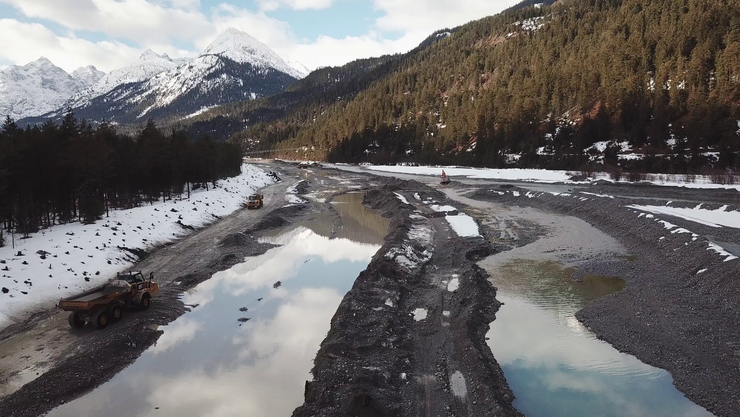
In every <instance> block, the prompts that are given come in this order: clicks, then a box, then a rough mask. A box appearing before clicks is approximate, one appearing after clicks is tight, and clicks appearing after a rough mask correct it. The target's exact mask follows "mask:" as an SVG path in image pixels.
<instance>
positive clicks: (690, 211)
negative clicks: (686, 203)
mask: <svg viewBox="0 0 740 417" xmlns="http://www.w3.org/2000/svg"><path fill="white" fill-rule="evenodd" d="M627 207H628V208H633V209H636V210H641V211H645V212H649V213H654V214H667V215H669V216H674V217H680V218H682V219H685V220H689V221H692V222H694V223H699V224H703V225H705V226H709V227H716V228H719V227H722V226H726V227H732V228H738V229H740V211H727V206H722V207H720V208H718V209H716V210H703V209H701V208H700V205H699V206H696V207H694V208H680V207H668V206H639V205H630V206H627Z"/></svg>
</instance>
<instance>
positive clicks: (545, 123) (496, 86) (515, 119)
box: [198, 0, 740, 173]
mask: <svg viewBox="0 0 740 417" xmlns="http://www.w3.org/2000/svg"><path fill="white" fill-rule="evenodd" d="M432 40H433V42H429V41H425V43H424V44H423V45H420V47H419V48H417V49H416V50H414V51H411V52H409V53H408V54H404V55H394V56H387V57H382V58H379V59H376V60H365V61H357V62H355V63H351V64H348V65H347V66H345V67H341V68H330V69H322V70H319V71H316V72H315V73H313V74H311V75H310V76H309V77H307V79H304V80H301V81H299V82H297V83H296V84H294V85H293V86H291V87H289V89H288V90H287V91H286V92H284V93H281V94H279V95H277V96H273V97H270V98H267V99H264V100H258V101H255V102H252V103H249V104H242V105H239V104H237V105H230V106H226V107H224V108H222V109H215V110H214V111H213V112H211V113H209V114H208V115H204V119H202V120H200V121H199V122H198V123H200V124H201V126H200V127H201V128H204V127H206V126H211V125H210V123H215V124H217V125H218V124H220V125H224V126H226V125H228V124H229V123H230V122H229V121H230V120H247V121H248V122H247V128H246V129H244V128H238V129H234V132H235V133H234V134H233V135H232V136H231V140H232V141H233V142H236V143H239V144H240V145H242V147H243V148H244V149H245V150H246V151H248V152H266V151H269V152H271V153H272V154H273V155H275V156H282V157H287V158H304V159H316V160H322V159H323V160H330V161H337V162H339V161H341V162H364V161H367V162H374V163H397V162H418V163H437V164H463V165H473V166H487V167H514V166H516V167H533V168H556V169H569V170H590V169H604V170H608V171H630V172H648V171H650V172H665V173H716V172H735V171H737V170H738V169H739V168H740V158H738V157H737V154H738V152H740V126H739V125H738V123H740V1H738V0H564V1H560V2H557V3H554V4H551V5H548V4H541V5H535V6H532V7H518V8H514V9H510V10H508V11H505V12H503V13H500V14H498V15H495V16H492V17H488V18H485V19H482V20H479V21H475V22H471V23H469V24H467V25H464V26H461V27H459V28H456V29H453V30H451V31H449V32H440V33H437V34H435V36H433V39H432ZM356 74H359V75H356ZM319 85H322V86H323V87H322V88H321V89H318V88H317V86H319ZM340 86H341V88H340ZM301 92H304V93H307V94H301ZM309 93H310V94H309ZM240 106H241V107H240ZM209 117H210V119H208V120H205V119H207V118H209ZM204 120H205V121H204ZM597 143H600V145H597V146H594V145H595V144H597ZM627 153H629V154H631V157H624V156H621V155H623V154H627Z"/></svg>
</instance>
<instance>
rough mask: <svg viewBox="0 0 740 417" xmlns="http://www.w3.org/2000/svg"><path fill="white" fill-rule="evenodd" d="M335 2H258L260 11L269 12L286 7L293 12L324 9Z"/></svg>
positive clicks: (263, 0)
mask: <svg viewBox="0 0 740 417" xmlns="http://www.w3.org/2000/svg"><path fill="white" fill-rule="evenodd" d="M334 1H335V0H260V2H259V4H260V10H264V11H271V10H277V9H278V8H280V7H288V8H291V9H293V10H308V9H326V8H327V7H330V6H331V5H332V4H333V3H334Z"/></svg>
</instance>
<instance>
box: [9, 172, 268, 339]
mask: <svg viewBox="0 0 740 417" xmlns="http://www.w3.org/2000/svg"><path fill="white" fill-rule="evenodd" d="M272 182H273V180H272V179H271V177H269V176H268V175H267V173H266V172H265V171H263V170H261V169H260V168H257V167H255V166H253V165H248V164H244V165H243V166H242V173H241V175H239V176H237V177H233V178H229V179H225V180H221V181H218V183H217V187H216V188H210V190H209V191H206V190H205V189H199V190H196V191H194V192H192V193H191V197H190V199H189V200H188V199H184V200H171V201H166V202H158V203H155V204H153V205H148V204H147V205H143V206H141V207H136V208H133V209H130V210H117V211H112V212H111V213H110V216H109V217H104V218H103V219H102V220H99V221H97V222H95V223H94V224H88V225H85V224H81V223H71V224H65V225H57V226H53V227H51V228H49V229H46V230H42V231H40V232H39V233H36V234H34V235H32V236H31V237H30V238H28V239H19V238H18V236H16V237H15V247H12V240H11V236H9V235H6V236H5V238H6V239H5V243H6V246H5V247H3V248H0V290H1V291H2V292H0V330H2V329H3V328H5V327H7V326H9V325H10V324H12V323H13V322H16V321H20V320H23V319H25V318H26V317H27V316H28V315H29V314H30V313H32V312H34V311H38V310H41V309H47V308H50V307H52V306H53V305H54V304H55V303H56V302H57V301H58V300H59V299H60V298H63V297H67V296H70V295H72V294H75V293H78V292H80V291H83V290H86V289H90V288H93V287H95V286H97V285H101V284H103V283H105V282H106V281H107V280H109V279H110V278H112V277H114V275H115V273H116V272H118V271H124V270H126V269H127V268H130V267H131V266H132V265H133V264H134V263H135V262H136V261H137V258H136V256H135V255H133V254H132V253H131V252H130V251H128V250H126V249H123V248H129V249H135V250H148V249H150V248H152V247H153V246H157V245H161V244H163V243H166V242H168V241H171V240H173V239H176V238H178V237H180V236H183V235H186V234H188V233H190V232H191V231H192V228H193V227H195V228H197V227H201V226H204V225H206V224H208V223H211V222H213V221H214V220H216V219H218V218H219V217H223V216H226V215H228V214H231V213H232V212H234V211H236V210H237V209H239V208H240V206H241V204H242V203H244V201H245V199H246V197H247V196H248V195H249V194H252V193H253V192H254V191H255V190H256V189H258V188H260V187H263V186H265V185H267V184H271V183H272Z"/></svg>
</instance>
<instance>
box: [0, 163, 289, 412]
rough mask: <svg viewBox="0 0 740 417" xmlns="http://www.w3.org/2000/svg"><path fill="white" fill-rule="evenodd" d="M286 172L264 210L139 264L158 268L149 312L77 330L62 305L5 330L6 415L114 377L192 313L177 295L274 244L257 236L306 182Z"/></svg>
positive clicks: (2, 386)
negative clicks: (184, 315) (259, 240)
mask: <svg viewBox="0 0 740 417" xmlns="http://www.w3.org/2000/svg"><path fill="white" fill-rule="evenodd" d="M284 177H285V178H284V181H282V182H279V183H276V184H274V185H271V186H269V187H266V188H264V189H262V190H261V192H262V193H263V194H264V196H265V197H264V201H265V206H264V207H263V208H262V209H259V210H246V209H244V210H239V211H237V212H236V213H234V214H233V215H231V216H228V217H226V218H224V219H221V220H220V221H216V222H215V223H214V224H212V225H211V226H209V227H206V228H203V229H201V230H198V231H196V232H194V233H193V234H191V235H189V236H188V237H186V238H184V239H181V240H179V241H177V242H175V243H173V244H171V245H168V246H164V247H160V248H157V249H156V250H154V251H153V252H152V253H151V254H149V255H148V256H147V257H146V258H145V259H144V260H143V261H141V262H140V263H139V264H137V265H136V269H140V270H142V271H144V272H146V273H148V272H150V271H153V272H154V273H155V277H156V281H157V282H158V283H159V285H160V288H161V294H160V295H159V296H158V297H157V299H156V300H155V302H154V303H153V305H152V308H151V309H150V310H147V311H146V312H139V311H126V312H125V313H124V315H125V317H124V319H123V320H121V321H120V322H119V323H116V324H115V325H113V326H110V327H109V328H107V329H106V330H104V331H96V330H95V329H93V328H90V327H89V326H87V327H85V328H82V329H74V330H73V329H70V328H69V325H68V324H66V322H67V313H65V312H57V311H56V310H50V311H49V312H47V313H42V314H38V315H37V316H36V317H35V318H34V319H33V320H31V321H30V322H28V323H25V324H24V325H23V326H16V327H15V328H10V329H7V330H6V331H4V332H3V334H2V335H0V336H1V337H2V342H0V395H2V398H1V399H0V415H2V416H6V417H10V416H32V415H39V414H42V413H44V412H46V411H49V410H50V409H51V408H53V407H55V406H57V405H59V404H62V403H64V402H66V401H69V400H70V399H73V398H75V397H77V396H79V395H80V394H81V393H84V392H86V391H89V390H90V389H92V388H94V387H96V386H98V385H100V384H101V383H103V382H105V381H106V380H108V379H110V378H111V377H112V376H113V375H115V374H116V373H117V372H119V371H120V370H121V369H123V368H124V367H125V366H126V365H128V364H129V363H131V362H132V361H133V360H135V359H136V358H137V357H138V356H139V355H140V354H141V352H142V351H143V350H145V349H146V348H147V347H148V346H150V345H151V344H152V343H154V342H155V341H156V339H157V338H158V337H159V336H160V335H161V332H159V331H157V327H158V326H161V325H164V324H167V323H169V322H170V321H172V320H174V319H175V318H177V317H178V316H179V315H181V314H182V313H183V312H185V311H186V309H187V307H186V306H184V305H183V304H182V303H181V302H180V301H179V299H178V296H179V295H180V294H181V293H182V292H183V291H186V290H187V289H189V288H192V287H194V286H195V285H197V284H198V283H200V282H202V281H203V280H206V279H208V278H210V276H211V275H212V274H213V273H215V272H217V271H220V270H223V269H226V268H228V267H230V266H231V265H233V264H235V263H237V262H241V260H242V259H243V258H244V257H246V256H254V255H258V254H260V253H263V252H264V251H266V250H267V249H269V247H270V246H269V245H265V244H259V243H257V242H256V239H253V238H252V237H251V236H250V233H251V232H253V231H254V230H255V226H258V225H259V223H260V222H261V221H264V220H265V219H267V218H270V219H275V218H276V216H278V215H280V214H283V215H288V216H289V215H292V214H295V213H297V212H298V211H299V210H298V209H296V208H293V209H292V211H291V210H286V209H283V208H282V207H283V206H284V205H285V204H286V201H285V194H286V190H287V189H288V187H290V186H291V185H294V184H295V183H296V182H297V181H299V180H298V179H296V178H294V177H292V176H284ZM281 212H283V213H281ZM21 386H22V387H21Z"/></svg>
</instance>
